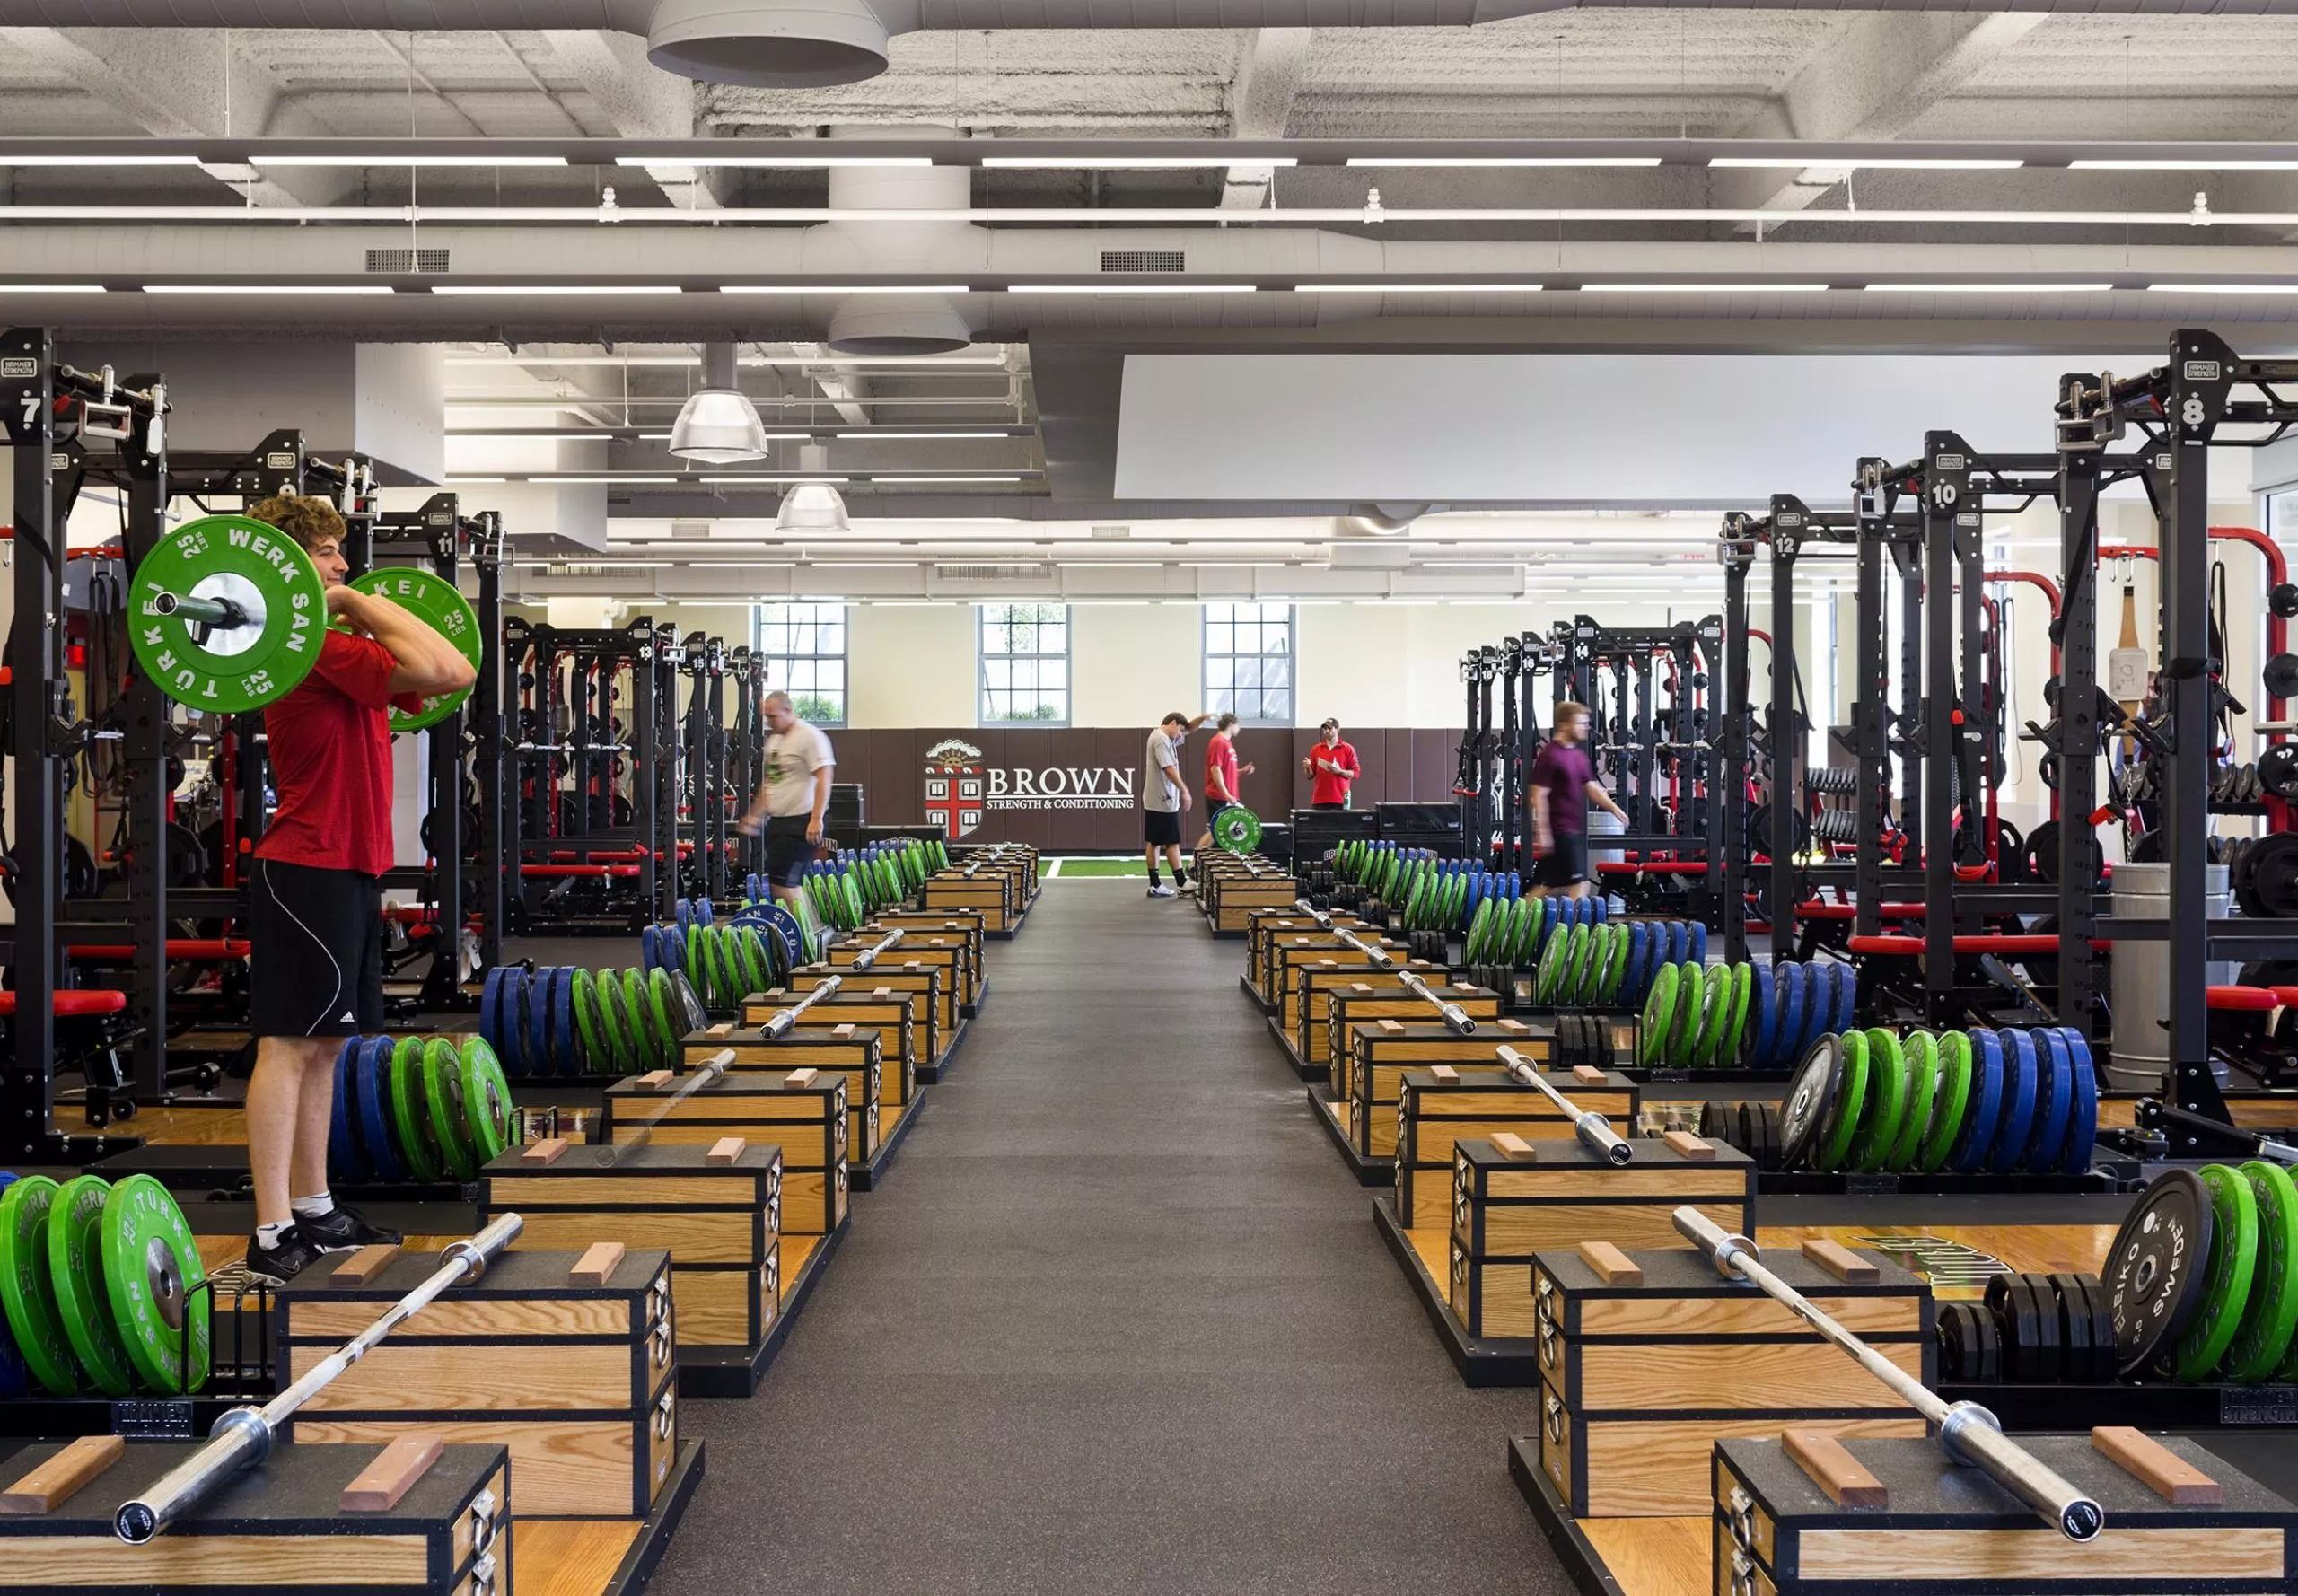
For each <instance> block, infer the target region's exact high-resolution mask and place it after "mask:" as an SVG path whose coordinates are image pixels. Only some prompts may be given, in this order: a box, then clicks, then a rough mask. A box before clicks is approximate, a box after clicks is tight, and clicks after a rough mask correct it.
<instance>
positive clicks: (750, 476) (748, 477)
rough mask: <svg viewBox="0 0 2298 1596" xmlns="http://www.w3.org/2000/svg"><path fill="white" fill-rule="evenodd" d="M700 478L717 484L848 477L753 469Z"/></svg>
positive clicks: (813, 480)
mask: <svg viewBox="0 0 2298 1596" xmlns="http://www.w3.org/2000/svg"><path fill="white" fill-rule="evenodd" d="M700 480H702V481H704V482H708V483H713V484H717V483H727V482H781V483H795V482H833V483H842V482H844V481H845V480H846V478H843V477H824V476H821V475H820V474H818V473H817V474H815V475H811V476H809V475H806V474H804V473H803V472H798V471H751V472H748V473H745V474H742V475H739V476H732V477H726V476H710V477H704V478H700Z"/></svg>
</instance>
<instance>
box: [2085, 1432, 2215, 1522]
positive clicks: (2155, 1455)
mask: <svg viewBox="0 0 2298 1596" xmlns="http://www.w3.org/2000/svg"><path fill="white" fill-rule="evenodd" d="M2091 1444H2092V1446H2095V1447H2097V1448H2098V1449H2099V1450H2100V1451H2102V1452H2104V1453H2105V1454H2106V1455H2107V1456H2108V1457H2109V1458H2110V1459H2112V1460H2114V1461H2115V1462H2116V1464H2118V1466H2119V1467H2120V1468H2121V1469H2123V1471H2124V1472H2125V1473H2127V1474H2129V1475H2131V1476H2132V1477H2133V1478H2136V1479H2137V1480H2138V1481H2139V1482H2140V1483H2141V1484H2143V1485H2144V1486H2145V1487H2146V1488H2147V1489H2148V1490H2150V1491H2152V1492H2153V1493H2154V1494H2155V1495H2158V1496H2160V1497H2162V1500H2163V1501H2165V1502H2169V1503H2173V1504H2176V1505H2178V1506H2180V1507H2216V1506H2219V1505H2220V1504H2223V1502H2224V1501H2225V1500H2226V1492H2225V1488H2224V1487H2223V1486H2221V1485H2220V1484H2219V1483H2218V1482H2217V1481H2216V1480H2215V1479H2213V1478H2210V1476H2208V1475H2207V1474H2205V1473H2204V1472H2203V1471H2202V1470H2201V1469H2197V1467H2195V1465H2194V1464H2193V1463H2191V1462H2189V1461H2188V1460H2186V1459H2184V1458H2182V1457H2180V1456H2179V1454H2178V1453H2176V1452H2174V1451H2171V1449H2170V1448H2169V1447H2167V1446H2164V1445H2163V1444H2162V1443H2161V1442H2159V1441H2157V1440H2155V1439H2153V1437H2152V1436H2150V1435H2147V1434H2145V1433H2143V1432H2141V1431H2139V1430H2136V1429H2134V1428H2133V1427H2131V1426H2130V1425H2099V1426H2098V1427H2096V1428H2095V1429H2093V1430H2092V1432H2091Z"/></svg>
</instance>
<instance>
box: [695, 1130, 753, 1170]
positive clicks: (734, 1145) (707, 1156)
mask: <svg viewBox="0 0 2298 1596" xmlns="http://www.w3.org/2000/svg"><path fill="white" fill-rule="evenodd" d="M749 1145H750V1144H749V1143H748V1142H745V1141H744V1140H743V1139H742V1138H741V1137H740V1136H720V1137H719V1138H718V1139H717V1140H716V1141H715V1142H713V1143H711V1144H710V1151H709V1152H707V1153H704V1154H703V1162H706V1163H716V1164H730V1163H732V1162H735V1161H736V1160H738V1159H740V1158H741V1156H742V1149H743V1148H745V1147H747V1146H749Z"/></svg>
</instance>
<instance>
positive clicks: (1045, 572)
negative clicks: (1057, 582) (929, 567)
mask: <svg viewBox="0 0 2298 1596" xmlns="http://www.w3.org/2000/svg"><path fill="white" fill-rule="evenodd" d="M1052 574H1053V567H1052V566H1048V565H1045V564H1043V563H1042V562H1039V563H1031V564H1013V565H1004V566H943V565H937V566H934V575H935V576H936V577H937V578H939V579H940V580H942V581H943V582H1043V581H1045V580H1046V579H1047V578H1048V577H1049V576H1051V575H1052Z"/></svg>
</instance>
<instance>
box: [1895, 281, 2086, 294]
mask: <svg viewBox="0 0 2298 1596" xmlns="http://www.w3.org/2000/svg"><path fill="white" fill-rule="evenodd" d="M2113 291H2114V285H2113V284H2112V283H1870V284H1868V285H1867V292H1868V293H1870V294H2110V293H2112V292H2113Z"/></svg>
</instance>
